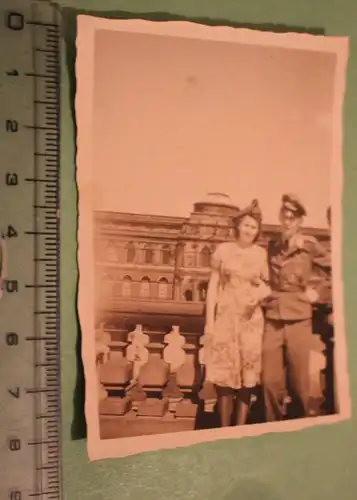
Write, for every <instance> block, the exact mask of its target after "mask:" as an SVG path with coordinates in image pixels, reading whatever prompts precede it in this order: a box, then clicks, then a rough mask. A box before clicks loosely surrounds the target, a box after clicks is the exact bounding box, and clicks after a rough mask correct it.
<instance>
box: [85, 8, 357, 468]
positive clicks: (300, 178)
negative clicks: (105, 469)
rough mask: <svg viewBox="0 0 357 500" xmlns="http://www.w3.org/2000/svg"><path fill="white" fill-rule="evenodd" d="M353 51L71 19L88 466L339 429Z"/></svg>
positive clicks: (299, 38)
mask: <svg viewBox="0 0 357 500" xmlns="http://www.w3.org/2000/svg"><path fill="white" fill-rule="evenodd" d="M346 64H347V42H346V39H344V38H333V37H323V36H313V35H302V34H293V33H286V34H274V33H263V32H259V31H254V30H245V29H234V28H228V27H208V26H203V25H199V24H195V23H187V22H167V23H164V22H160V23H159V22H158V23H155V22H147V21H144V20H130V21H129V20H128V21H122V20H121V21H113V20H105V19H97V18H92V17H89V16H80V17H79V20H78V38H77V62H76V77H77V96H76V114H77V125H78V136H77V146H78V153H77V183H78V194H79V227H78V264H79V293H78V311H79V318H80V325H81V335H82V346H83V347H82V357H83V364H84V370H85V377H86V419H87V428H88V450H89V456H90V458H91V459H96V458H104V457H110V456H113V457H114V456H125V455H130V454H133V453H138V452H141V451H149V450H154V449H159V448H170V447H171V448H172V447H176V446H183V445H189V444H194V443H200V442H203V441H212V440H215V439H220V438H237V437H241V436H253V435H258V434H264V433H266V432H282V431H294V430H296V431H297V430H301V429H303V428H305V427H311V426H315V425H320V424H324V423H333V422H338V421H340V420H343V419H346V418H349V416H350V400H349V392H348V391H349V389H348V373H347V364H346V345H345V330H344V320H343V283H342V261H341V255H342V237H341V233H342V229H341V226H342V192H343V166H342V136H343V134H342V113H343V95H344V90H345V88H344V87H345V71H346Z"/></svg>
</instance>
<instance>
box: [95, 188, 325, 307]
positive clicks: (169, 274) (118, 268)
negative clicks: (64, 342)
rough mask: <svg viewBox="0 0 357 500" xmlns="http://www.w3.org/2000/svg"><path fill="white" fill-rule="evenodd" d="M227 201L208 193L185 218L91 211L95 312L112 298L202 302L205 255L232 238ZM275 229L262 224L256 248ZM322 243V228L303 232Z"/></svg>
mask: <svg viewBox="0 0 357 500" xmlns="http://www.w3.org/2000/svg"><path fill="white" fill-rule="evenodd" d="M238 210H239V209H238V207H237V206H235V205H234V204H233V203H232V202H231V200H230V198H229V197H228V196H227V195H225V194H221V193H210V194H208V195H207V197H206V198H205V199H203V200H202V201H199V202H197V203H195V204H194V206H193V211H192V213H191V214H190V215H189V217H188V218H180V217H170V216H153V215H142V214H129V213H113V212H96V213H95V261H96V270H95V275H96V293H97V297H96V301H97V306H98V307H99V309H103V308H106V307H107V304H108V303H109V302H111V301H112V300H114V301H115V300H118V299H122V300H124V301H129V300H130V301H143V300H144V301H154V300H156V301H175V302H177V301H181V302H184V301H188V302H200V301H201V302H202V301H204V300H205V292H206V289H207V284H208V279H209V274H210V261H211V255H212V253H213V252H214V249H215V248H216V246H217V245H218V244H219V243H221V242H224V241H229V240H232V239H234V234H235V229H234V227H233V224H232V219H233V217H234V216H235V215H236V214H237V212H238ZM277 231H278V227H277V226H273V225H264V226H263V230H262V234H261V239H260V241H259V244H261V245H262V246H266V245H267V242H268V239H269V238H270V237H272V236H273V235H274V233H276V232H277ZM305 232H306V233H307V234H311V235H314V236H315V237H316V238H317V239H318V240H319V241H320V242H321V243H322V244H323V245H326V246H328V245H329V233H328V231H327V230H326V231H325V230H321V229H312V228H306V229H305Z"/></svg>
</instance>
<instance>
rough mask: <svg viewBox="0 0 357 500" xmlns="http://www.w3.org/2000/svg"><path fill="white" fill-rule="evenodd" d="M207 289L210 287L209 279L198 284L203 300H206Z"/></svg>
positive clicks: (201, 299) (200, 296)
mask: <svg viewBox="0 0 357 500" xmlns="http://www.w3.org/2000/svg"><path fill="white" fill-rule="evenodd" d="M207 289H208V281H201V283H200V284H199V285H198V293H199V299H200V301H201V302H205V301H206V296H207Z"/></svg>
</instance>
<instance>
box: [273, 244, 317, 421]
mask: <svg viewBox="0 0 357 500" xmlns="http://www.w3.org/2000/svg"><path fill="white" fill-rule="evenodd" d="M325 255H326V250H325V249H324V247H323V246H322V245H321V244H320V243H319V242H318V241H317V240H316V239H315V238H313V237H310V236H306V235H302V234H297V235H295V236H294V237H292V238H291V240H290V241H289V242H286V243H284V242H283V241H282V239H281V238H277V239H275V240H272V241H271V242H270V243H269V245H268V265H269V276H270V286H271V288H272V295H271V296H270V297H269V298H268V300H267V303H266V325H265V332H264V340H263V388H264V397H265V406H266V417H267V420H268V421H274V420H281V419H282V418H283V417H284V398H285V396H286V390H287V387H286V375H287V374H288V380H289V385H290V390H291V391H292V393H293V394H294V396H295V397H296V401H297V403H298V406H299V413H300V414H301V416H306V415H307V414H308V405H309V395H310V392H309V390H310V387H309V383H310V378H309V356H310V349H311V342H312V304H311V302H310V300H309V298H308V296H307V294H306V289H307V287H308V285H309V281H310V279H311V276H312V272H313V268H314V266H315V264H317V262H318V259H321V258H322V257H324V256H325ZM286 365H287V366H286ZM286 367H287V370H286Z"/></svg>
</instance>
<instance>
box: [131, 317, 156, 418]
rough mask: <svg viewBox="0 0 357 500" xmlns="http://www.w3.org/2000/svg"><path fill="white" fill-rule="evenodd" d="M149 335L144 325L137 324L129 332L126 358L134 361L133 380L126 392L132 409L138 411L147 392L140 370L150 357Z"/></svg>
mask: <svg viewBox="0 0 357 500" xmlns="http://www.w3.org/2000/svg"><path fill="white" fill-rule="evenodd" d="M149 341H150V339H149V336H148V335H147V334H145V333H144V331H143V327H142V325H136V328H135V330H134V331H132V332H130V333H129V334H128V342H129V345H128V347H127V349H126V358H127V360H128V361H130V362H131V363H132V380H131V381H130V383H129V385H128V387H127V388H126V394H127V396H128V397H129V398H130V400H131V402H132V405H131V407H132V410H134V412H136V411H137V409H138V407H139V404H140V402H142V401H145V399H146V394H145V392H144V391H143V388H142V386H141V384H140V382H139V376H140V370H141V369H142V367H143V366H144V365H145V364H146V363H147V361H148V359H149V351H148V348H147V346H148V344H149Z"/></svg>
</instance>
